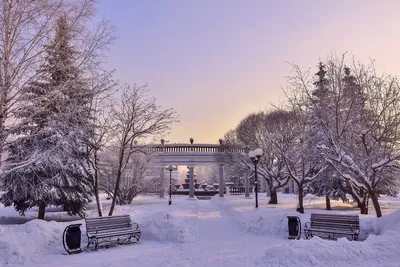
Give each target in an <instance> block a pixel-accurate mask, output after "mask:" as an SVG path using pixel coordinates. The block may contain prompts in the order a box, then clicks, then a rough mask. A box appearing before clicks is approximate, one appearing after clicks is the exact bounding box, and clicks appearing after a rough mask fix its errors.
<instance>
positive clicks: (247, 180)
mask: <svg viewBox="0 0 400 267" xmlns="http://www.w3.org/2000/svg"><path fill="white" fill-rule="evenodd" d="M244 175H245V177H244V197H250V175H251V170H248V171H247V172H246V173H245V174H244Z"/></svg>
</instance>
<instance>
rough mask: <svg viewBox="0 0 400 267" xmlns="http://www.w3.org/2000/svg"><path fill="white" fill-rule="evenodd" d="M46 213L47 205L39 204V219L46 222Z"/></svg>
mask: <svg viewBox="0 0 400 267" xmlns="http://www.w3.org/2000/svg"><path fill="white" fill-rule="evenodd" d="M45 211H46V205H45V204H44V203H41V204H39V212H38V219H40V220H44V213H45Z"/></svg>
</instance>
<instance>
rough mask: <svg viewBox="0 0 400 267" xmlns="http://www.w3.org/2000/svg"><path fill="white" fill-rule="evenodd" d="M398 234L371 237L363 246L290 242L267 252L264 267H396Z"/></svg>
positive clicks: (399, 251)
mask: <svg viewBox="0 0 400 267" xmlns="http://www.w3.org/2000/svg"><path fill="white" fill-rule="evenodd" d="M399 238H400V233H398V232H394V231H387V232H386V233H385V234H383V235H381V236H375V235H371V236H369V238H368V239H367V240H366V241H364V242H354V241H348V240H347V239H346V238H340V239H338V241H337V242H335V241H329V240H323V239H320V238H319V237H314V238H312V239H311V240H293V241H290V242H289V243H284V244H280V245H276V246H272V247H269V248H267V249H266V251H265V256H264V258H262V259H261V260H260V261H259V262H258V263H259V265H263V266H287V267H290V266H332V267H333V266H349V264H351V266H360V267H361V266H393V267H394V266H399V261H400V246H399Z"/></svg>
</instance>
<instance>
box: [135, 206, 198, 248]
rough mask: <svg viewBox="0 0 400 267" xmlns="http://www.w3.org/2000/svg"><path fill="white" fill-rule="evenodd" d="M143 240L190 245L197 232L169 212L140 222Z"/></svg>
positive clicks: (160, 213)
mask: <svg viewBox="0 0 400 267" xmlns="http://www.w3.org/2000/svg"><path fill="white" fill-rule="evenodd" d="M138 223H139V226H140V229H141V231H142V238H143V239H149V240H155V241H161V242H177V243H188V242H192V241H194V240H195V232H194V231H193V229H191V228H190V227H189V226H188V225H184V224H183V223H180V222H178V220H176V219H174V218H173V217H172V215H171V214H170V213H168V212H163V211H160V212H156V213H153V214H152V215H149V216H147V217H145V218H142V219H141V220H140V221H139V222H138Z"/></svg>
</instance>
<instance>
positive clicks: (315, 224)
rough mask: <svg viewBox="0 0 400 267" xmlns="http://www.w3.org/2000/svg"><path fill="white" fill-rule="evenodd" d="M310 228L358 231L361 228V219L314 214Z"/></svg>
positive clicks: (354, 216) (353, 216)
mask: <svg viewBox="0 0 400 267" xmlns="http://www.w3.org/2000/svg"><path fill="white" fill-rule="evenodd" d="M310 227H312V228H324V229H326V228H329V229H343V230H358V229H359V228H360V218H359V217H358V215H342V214H317V213H312V214H311V218H310Z"/></svg>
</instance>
